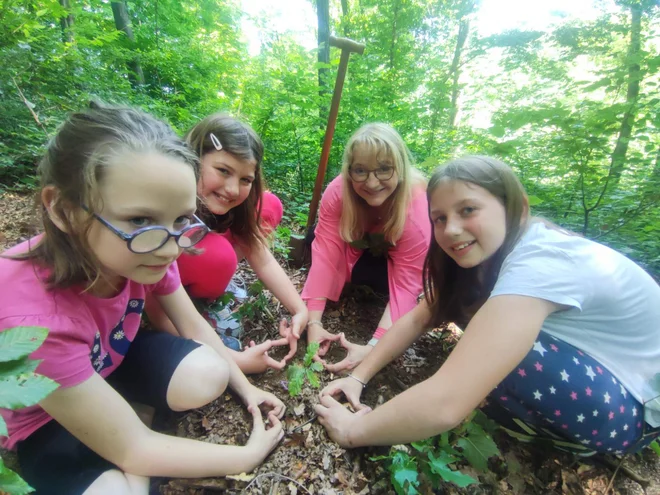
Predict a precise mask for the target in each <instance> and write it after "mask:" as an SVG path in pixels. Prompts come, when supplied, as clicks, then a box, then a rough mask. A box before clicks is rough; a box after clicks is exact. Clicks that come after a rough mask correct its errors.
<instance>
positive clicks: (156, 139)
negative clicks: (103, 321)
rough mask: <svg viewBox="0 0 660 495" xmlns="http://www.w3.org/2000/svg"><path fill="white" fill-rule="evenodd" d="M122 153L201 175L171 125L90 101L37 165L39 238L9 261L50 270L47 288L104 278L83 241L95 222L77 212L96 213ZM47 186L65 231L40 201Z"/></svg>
mask: <svg viewBox="0 0 660 495" xmlns="http://www.w3.org/2000/svg"><path fill="white" fill-rule="evenodd" d="M125 152H135V153H149V152H157V153H160V154H163V155H166V156H172V157H174V158H177V159H179V160H181V161H182V162H183V163H184V164H187V165H189V166H190V167H192V168H193V170H194V172H195V177H198V175H199V161H198V160H197V157H196V155H195V154H194V153H193V152H192V151H191V150H190V149H189V148H188V147H187V146H186V144H185V142H184V141H183V140H182V139H181V138H179V137H178V136H177V135H176V133H175V132H174V131H173V130H172V129H171V128H170V126H168V125H167V124H165V123H164V122H161V121H160V120H158V119H156V118H154V117H152V116H151V115H148V114H146V113H144V112H142V111H140V110H137V109H135V108H129V107H121V106H109V105H105V104H102V103H98V102H91V103H90V108H89V109H87V110H85V111H83V112H77V113H73V114H71V115H70V116H69V117H68V118H67V120H66V121H65V122H64V123H63V124H62V125H61V126H60V128H59V130H58V131H57V134H56V135H55V137H53V138H52V139H51V140H50V142H49V143H48V147H47V149H46V153H45V155H44V156H43V158H42V159H41V161H40V163H39V175H40V178H41V188H40V194H39V197H38V198H37V205H38V208H39V216H40V222H41V224H42V228H43V232H44V235H43V237H42V238H41V239H40V241H39V242H38V243H37V244H36V245H34V246H29V248H28V251H27V252H25V253H18V254H15V255H13V256H8V257H10V258H12V259H17V260H32V261H34V262H35V263H36V264H37V265H40V266H43V267H46V268H49V269H50V272H49V274H48V276H47V278H46V280H45V282H46V284H47V286H48V287H49V288H53V289H54V288H66V287H70V286H72V285H76V284H81V283H84V284H88V286H93V285H94V284H95V283H96V282H97V281H98V280H99V279H100V278H101V277H102V267H101V265H100V263H99V261H98V259H97V258H96V256H95V255H94V253H93V252H92V250H91V248H90V246H89V243H88V241H87V234H88V233H89V229H90V227H91V225H92V223H93V222H94V217H93V216H92V215H90V214H87V213H84V212H83V211H82V208H81V207H82V205H85V206H86V207H87V208H89V210H90V211H91V212H94V211H100V209H101V205H100V198H99V197H98V187H99V185H100V184H101V183H102V182H103V179H104V177H105V171H106V169H107V168H108V167H109V166H111V163H112V160H113V159H115V158H116V157H117V156H119V155H121V154H123V153H125ZM47 186H54V187H55V188H56V189H57V192H58V193H57V195H56V199H55V201H54V203H53V204H52V205H51V210H52V213H53V214H54V215H56V216H57V217H58V218H59V219H61V221H62V222H63V223H64V229H63V230H61V229H59V228H58V227H57V225H55V223H54V222H53V220H52V219H51V217H50V216H49V214H48V211H47V209H46V206H45V205H44V204H43V202H42V201H41V200H40V198H41V190H43V188H44V187H47ZM90 283H91V284H90Z"/></svg>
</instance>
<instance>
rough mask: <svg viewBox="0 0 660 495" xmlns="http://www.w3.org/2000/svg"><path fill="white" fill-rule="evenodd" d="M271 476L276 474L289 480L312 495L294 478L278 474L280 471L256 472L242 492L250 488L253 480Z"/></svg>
mask: <svg viewBox="0 0 660 495" xmlns="http://www.w3.org/2000/svg"><path fill="white" fill-rule="evenodd" d="M273 476H278V477H280V478H282V479H285V480H289V481H291V482H293V483H295V484H296V485H298V486H299V487H300V488H302V489H303V490H304V491H305V493H309V495H312V494H311V493H310V492H309V490H307V488H305V487H304V486H303V485H301V484H300V483H298V482H297V481H296V480H294V479H293V478H289V477H288V476H284V475H283V474H280V473H261V474H258V475H257V476H255V477H254V479H253V480H252V481H250V483H249V484H248V486H246V487H245V488H244V489H243V492H246V491H247V489H248V488H250V487H251V486H252V484H253V483H254V482H255V481H257V480H258V479H259V478H272V477H273Z"/></svg>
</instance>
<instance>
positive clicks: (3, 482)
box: [0, 459, 34, 495]
mask: <svg viewBox="0 0 660 495" xmlns="http://www.w3.org/2000/svg"><path fill="white" fill-rule="evenodd" d="M0 490H1V491H2V493H9V494H10V495H25V494H27V493H31V492H33V491H34V488H32V487H31V486H30V485H28V484H27V483H26V482H25V480H24V479H23V478H21V477H20V476H19V475H18V474H16V473H15V472H14V471H12V470H11V469H9V468H8V467H7V466H5V464H4V462H2V460H1V459H0Z"/></svg>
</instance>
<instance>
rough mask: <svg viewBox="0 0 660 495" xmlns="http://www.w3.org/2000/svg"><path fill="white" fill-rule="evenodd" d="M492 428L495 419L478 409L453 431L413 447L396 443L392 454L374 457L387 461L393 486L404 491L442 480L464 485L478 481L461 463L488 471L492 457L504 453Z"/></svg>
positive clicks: (438, 485) (376, 459)
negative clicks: (499, 447) (466, 472)
mask: <svg viewBox="0 0 660 495" xmlns="http://www.w3.org/2000/svg"><path fill="white" fill-rule="evenodd" d="M492 429H493V425H492V422H490V421H489V420H488V419H487V418H486V417H485V416H484V415H483V413H481V412H480V411H475V412H474V413H473V414H472V415H471V416H470V418H469V419H468V420H466V421H465V422H464V423H463V424H462V425H461V426H459V427H458V428H456V429H454V430H452V431H450V432H445V433H443V434H441V435H438V436H435V437H431V438H427V439H426V440H422V441H421V442H413V443H412V444H411V447H412V448H409V447H407V446H395V447H392V449H391V450H390V453H389V455H386V456H379V457H374V458H372V459H371V460H373V461H385V462H386V464H387V469H388V470H389V471H390V481H391V482H392V486H393V487H394V489H395V490H396V492H397V494H400V495H401V494H406V495H408V494H415V493H419V492H418V491H417V488H420V487H421V486H424V485H425V484H428V485H430V486H431V487H432V488H434V489H438V488H440V487H441V483H442V482H449V483H454V484H455V485H457V486H459V487H461V488H463V487H466V486H468V485H472V484H475V483H478V481H477V480H475V479H474V478H472V477H471V476H469V475H467V474H465V473H463V472H461V471H460V469H458V468H457V467H456V465H457V464H459V463H464V462H468V463H469V464H471V465H472V466H473V467H474V468H475V469H477V470H478V471H481V472H487V471H488V459H489V458H491V457H493V456H498V455H500V451H499V449H498V448H497V445H495V442H493V439H492V438H491V436H490V434H489V433H488V432H489V431H491V430H492Z"/></svg>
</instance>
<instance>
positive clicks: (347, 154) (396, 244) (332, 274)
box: [302, 123, 431, 372]
mask: <svg viewBox="0 0 660 495" xmlns="http://www.w3.org/2000/svg"><path fill="white" fill-rule="evenodd" d="M427 208H428V205H427V201H426V181H425V180H424V178H423V177H422V176H421V174H420V173H419V172H417V170H416V169H415V168H414V167H413V164H412V157H411V155H410V152H409V151H408V148H407V146H406V145H405V143H404V142H403V139H401V136H400V135H399V134H398V133H397V132H396V131H395V130H394V129H393V128H392V127H390V126H389V125H387V124H380V123H375V124H367V125H364V126H363V127H361V128H360V129H358V130H357V131H356V132H355V133H354V134H353V136H351V138H350V139H349V141H348V143H347V145H346V149H345V151H344V159H343V166H342V171H341V174H340V175H339V176H338V177H336V178H335V179H334V180H333V181H332V182H331V183H330V184H329V185H328V188H327V189H326V191H325V192H324V193H323V197H322V198H321V205H320V210H319V221H318V225H317V226H316V229H315V231H314V240H313V243H312V266H311V267H310V270H309V276H308V277H307V281H306V283H305V287H304V289H303V292H302V297H303V299H304V300H305V301H306V303H307V308H308V310H309V323H308V328H307V332H308V341H309V342H319V343H320V344H321V345H320V349H319V352H318V356H317V357H316V358H317V359H318V360H319V361H320V362H322V363H323V365H324V366H325V367H326V369H328V370H329V371H332V372H338V371H342V370H348V369H352V368H354V367H355V366H357V365H358V364H359V363H360V362H361V361H362V360H363V359H364V357H365V356H366V355H367V354H369V352H370V351H371V350H372V349H373V347H374V346H375V345H376V344H377V343H378V340H379V339H380V338H381V337H382V336H383V335H384V334H385V333H386V332H387V331H388V329H389V328H390V327H391V326H392V324H393V323H394V322H396V321H397V320H398V319H399V318H400V317H401V316H403V315H405V314H406V313H407V312H408V311H410V310H411V309H412V308H414V307H415V304H416V303H417V298H418V296H419V295H420V294H421V292H422V266H423V263H424V256H425V255H426V250H427V249H428V242H429V239H430V233H431V228H430V226H429V224H428V222H427V221H426V211H427ZM347 282H351V283H353V284H360V285H368V286H371V287H372V288H373V289H374V290H375V291H376V292H379V293H382V294H385V295H388V296H389V302H388V304H387V306H386V307H385V311H384V313H383V315H382V317H381V318H380V321H379V322H378V323H377V325H376V330H375V332H374V333H373V337H372V338H371V339H370V340H369V339H367V338H365V344H364V345H363V344H357V343H352V342H349V341H347V340H346V338H345V337H344V335H343V334H339V335H335V334H332V333H330V332H328V331H327V330H326V329H325V328H324V327H323V323H322V316H323V312H324V309H325V305H326V301H327V300H328V299H330V300H332V301H337V300H338V299H339V296H340V294H341V292H342V289H343V288H344V285H345V284H346V283H347ZM335 341H338V342H339V343H340V344H341V345H342V346H343V347H345V348H346V349H347V351H348V354H347V356H346V358H345V359H343V360H342V361H340V362H338V363H328V362H326V361H325V360H323V356H324V355H325V354H326V353H327V352H328V349H329V347H330V345H331V344H332V342H335Z"/></svg>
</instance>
